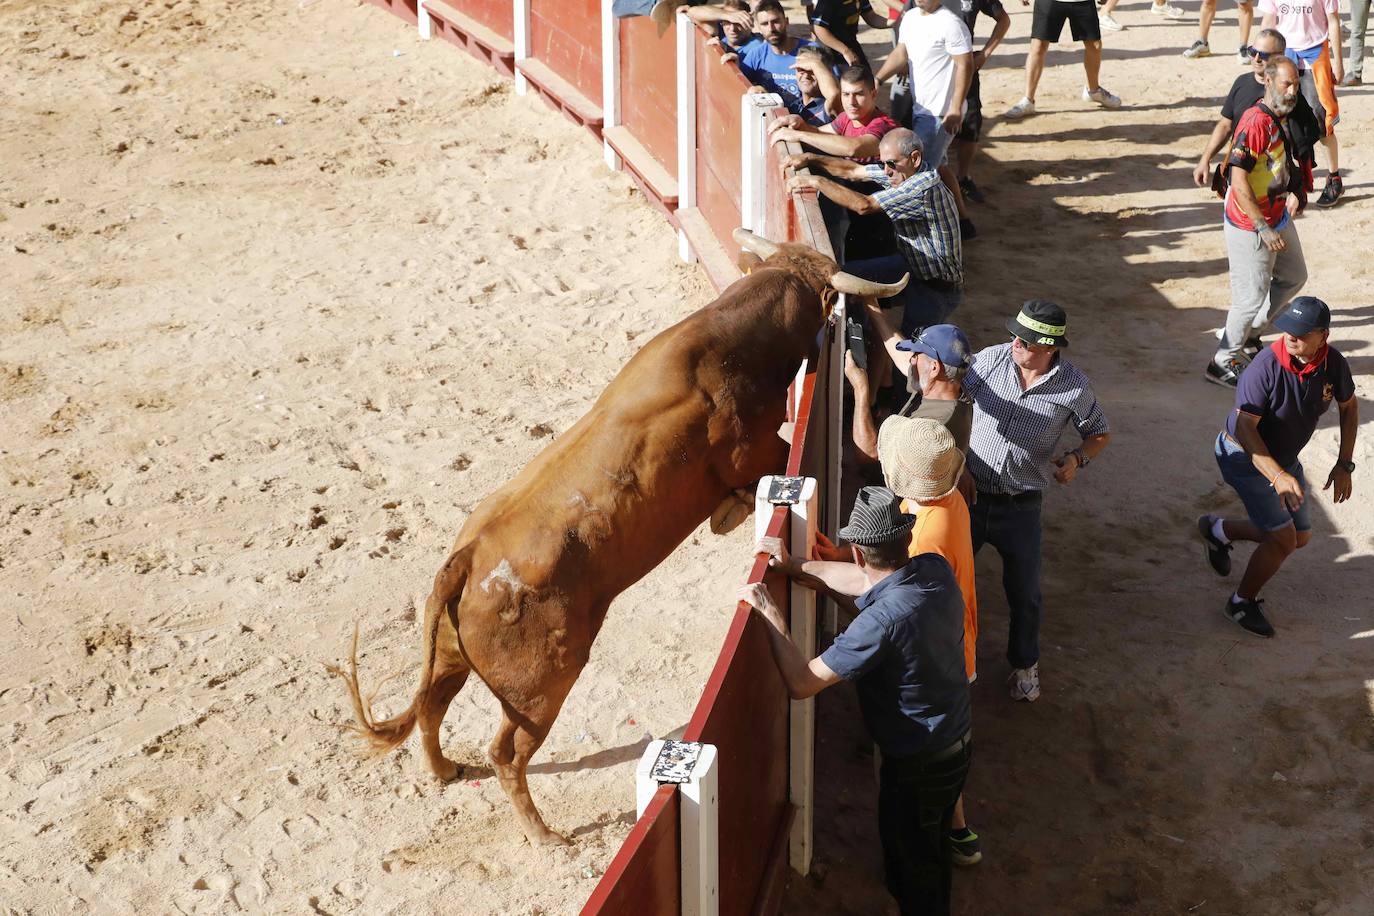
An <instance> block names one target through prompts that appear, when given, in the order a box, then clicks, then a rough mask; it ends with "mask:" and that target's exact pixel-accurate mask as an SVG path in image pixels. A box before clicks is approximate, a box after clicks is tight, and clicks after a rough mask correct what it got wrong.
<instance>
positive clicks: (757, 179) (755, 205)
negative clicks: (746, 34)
mask: <svg viewBox="0 0 1374 916" xmlns="http://www.w3.org/2000/svg"><path fill="white" fill-rule="evenodd" d="M781 104H782V96H780V95H777V94H776V93H772V92H764V93H758V92H746V93H745V94H744V95H742V96H740V132H739V133H740V169H739V174H740V225H742V226H743V227H744V228H745V229H748V230H749V231H750V232H753V233H755V234H757V235H761V236H763V237H764V238H767V237H768V228H769V227H768V226H767V225H765V223H766V222H767V217H766V214H767V211H768V198H767V196H766V191H765V189H766V187H767V175H766V174H765V173H766V172H767V165H768V113H769V112H770V111H772V110H773V109H774V108H777V107H778V106H780V105H781Z"/></svg>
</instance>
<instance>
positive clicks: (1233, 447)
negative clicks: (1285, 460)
mask: <svg viewBox="0 0 1374 916" xmlns="http://www.w3.org/2000/svg"><path fill="white" fill-rule="evenodd" d="M1212 453H1213V454H1214V455H1216V458H1217V467H1219V468H1221V479H1222V480H1224V481H1226V482H1227V483H1229V484H1230V485H1231V489H1233V490H1235V491H1236V494H1237V495H1238V496H1240V501H1241V502H1242V503H1244V504H1245V514H1246V515H1248V516H1250V521H1252V522H1254V523H1255V527H1256V528H1259V530H1261V531H1278V530H1279V529H1280V528H1285V527H1287V526H1288V525H1290V524H1291V525H1292V526H1293V527H1294V528H1295V529H1297V530H1298V531H1311V530H1312V520H1311V519H1310V518H1309V517H1308V514H1307V504H1308V503H1309V502H1311V500H1312V497H1311V492H1312V488H1311V487H1309V486H1308V485H1307V478H1306V477H1305V476H1303V473H1302V462H1301V461H1294V462H1293V463H1292V464H1290V465H1289V466H1288V467H1286V468H1284V470H1285V471H1287V472H1288V473H1290V474H1292V475H1293V476H1294V477H1296V478H1297V479H1298V483H1299V484H1300V485H1301V486H1302V494H1303V500H1302V505H1301V506H1298V511H1296V512H1290V511H1288V507H1287V506H1286V505H1284V502H1283V497H1282V496H1279V494H1278V493H1277V492H1276V491H1275V490H1274V485H1273V484H1271V483H1270V482H1269V480H1268V478H1266V477H1265V476H1264V475H1263V474H1261V473H1260V472H1259V471H1257V470H1256V469H1255V464H1254V462H1253V461H1251V460H1250V456H1249V455H1247V454H1246V453H1245V449H1243V448H1241V447H1240V446H1239V445H1238V444H1236V443H1235V442H1234V441H1232V440H1231V439H1230V438H1229V437H1228V436H1227V435H1226V434H1225V433H1218V434H1217V441H1216V446H1215V447H1214V448H1213V450H1212Z"/></svg>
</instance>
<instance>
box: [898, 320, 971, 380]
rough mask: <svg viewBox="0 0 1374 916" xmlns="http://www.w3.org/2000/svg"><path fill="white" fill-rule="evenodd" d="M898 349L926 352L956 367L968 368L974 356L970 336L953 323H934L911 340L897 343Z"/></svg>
mask: <svg viewBox="0 0 1374 916" xmlns="http://www.w3.org/2000/svg"><path fill="white" fill-rule="evenodd" d="M897 349H898V350H908V351H910V352H913V353H924V354H925V355H926V356H929V357H930V358H931V359H937V360H939V361H940V362H942V363H944V364H945V365H946V366H953V367H954V368H956V369H963V368H966V367H967V366H968V364H969V361H970V360H971V359H972V358H973V348H972V347H970V346H969V342H968V338H967V337H965V336H964V332H963V331H961V330H959V329H958V328H957V327H955V326H954V325H952V324H932V325H931V326H930V327H928V328H925V329H924V330H922V331H921V333H920V334H919V335H917V336H916V337H913V338H912V339H911V340H904V341H902V342H901V343H899V344H897Z"/></svg>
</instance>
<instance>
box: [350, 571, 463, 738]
mask: <svg viewBox="0 0 1374 916" xmlns="http://www.w3.org/2000/svg"><path fill="white" fill-rule="evenodd" d="M470 567H471V553H470V551H455V552H454V553H453V554H451V555H450V556H449V558H448V561H447V562H446V563H445V564H444V568H443V569H442V570H440V572H439V575H438V576H437V577H436V579H435V582H434V590H433V591H432V592H431V593H430V596H429V599H428V600H427V601H426V602H425V622H424V630H423V644H422V659H423V662H422V665H421V668H420V686H419V689H418V690H416V692H415V698H414V699H413V700H411V702H410V705H409V706H407V707H406V708H405V709H404V710H402V711H401V712H400V713H398V714H396V715H394V716H392V717H391V718H389V719H383V720H381V721H380V722H379V721H377V720H376V718H375V717H374V715H373V713H372V700H373V699H374V698H375V697H376V696H377V692H378V691H379V690H381V689H382V685H383V684H385V683H386V682H387V681H389V680H391V679H392V678H394V677H396V676H397V675H398V674H400V673H401V672H400V671H393V672H392V673H391V674H389V675H387V676H386V677H384V678H382V680H381V681H380V682H378V684H377V686H376V687H374V688H373V689H372V692H371V693H369V694H368V695H367V696H366V697H364V696H363V692H362V687H361V685H360V684H359V682H358V625H357V624H356V623H355V624H354V625H353V644H352V647H351V650H350V652H349V659H348V670H347V671H344V670H343V668H342V667H341V666H339V665H328V664H327V665H325V668H326V669H328V671H329V672H330V673H331V674H334V675H337V676H338V677H339V678H341V679H342V680H343V682H344V685H345V687H347V689H348V698H349V700H350V701H351V702H352V704H353V718H354V722H353V723H351V724H349V725H346V726H344V727H345V728H348V729H349V730H351V731H353V732H356V733H357V734H358V735H360V736H361V737H363V738H364V739H365V740H366V741H367V743H368V745H370V754H369V756H381V755H382V754H386V753H389V752H390V751H392V750H395V749H396V748H397V747H399V746H400V745H401V744H402V743H403V742H404V741H405V740H406V739H407V738H409V737H410V733H411V732H412V731H414V730H415V723H416V722H417V720H418V718H419V710H420V708H421V707H422V706H423V704H424V702H425V699H426V698H427V696H428V695H429V688H430V682H431V680H432V679H433V677H434V662H435V658H436V655H437V653H438V637H439V624H440V622H441V621H442V620H443V615H444V613H445V612H446V611H447V610H448V608H449V606H450V604H451V603H452V602H454V601H456V600H457V599H458V598H460V597H462V594H463V587H464V586H465V585H466V584H467V578H468V572H469V570H470Z"/></svg>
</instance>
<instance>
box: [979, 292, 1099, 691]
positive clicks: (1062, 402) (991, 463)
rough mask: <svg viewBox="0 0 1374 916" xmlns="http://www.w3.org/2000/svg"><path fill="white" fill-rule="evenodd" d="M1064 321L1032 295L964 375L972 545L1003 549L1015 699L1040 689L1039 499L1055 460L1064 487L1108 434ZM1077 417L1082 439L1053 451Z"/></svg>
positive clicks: (1055, 308) (1061, 312) (1056, 309)
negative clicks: (1071, 352) (969, 407)
mask: <svg viewBox="0 0 1374 916" xmlns="http://www.w3.org/2000/svg"><path fill="white" fill-rule="evenodd" d="M1067 325H1068V318H1067V316H1066V315H1065V314H1064V310H1063V309H1062V308H1060V307H1059V306H1058V305H1055V304H1054V303H1053V302H1049V301H1048V300H1045V299H1032V300H1030V301H1028V302H1026V303H1025V304H1024V305H1023V306H1021V313H1020V314H1019V315H1017V316H1016V317H1015V318H1013V319H1011V320H1010V321H1008V322H1007V330H1009V331H1011V333H1012V339H1011V342H1010V343H1004V344H999V345H997V346H994V347H988V348H987V349H986V350H982V351H981V352H979V353H978V354H977V356H975V357H974V360H973V368H971V369H970V370H969V373H968V376H967V377H966V378H965V379H964V392H965V394H966V395H967V396H968V397H970V398H972V400H973V433H972V436H971V437H970V439H969V452H968V467H969V471H970V472H971V473H972V474H973V480H974V483H975V484H976V485H977V488H978V499H977V501H976V502H975V503H974V504H973V507H972V534H973V550H974V552H975V553H977V552H978V549H979V548H980V547H982V546H983V544H985V543H987V544H991V545H992V546H993V547H994V548H996V550H997V552H998V553H999V554H1001V556H1002V585H1003V587H1004V588H1005V589H1006V592H1007V606H1008V610H1009V617H1010V624H1011V627H1010V630H1011V632H1010V635H1009V637H1008V640H1007V661H1008V662H1010V663H1011V667H1012V672H1011V677H1010V678H1009V679H1008V680H1009V681H1010V683H1011V696H1012V699H1015V700H1026V701H1030V700H1034V699H1035V698H1036V697H1038V696H1040V664H1039V662H1040V611H1041V597H1040V503H1041V491H1042V490H1043V489H1044V488H1045V487H1047V486H1049V476H1048V472H1049V469H1050V466H1051V465H1053V467H1054V470H1053V476H1054V479H1055V480H1056V481H1057V482H1058V483H1060V484H1061V485H1065V486H1067V485H1068V484H1070V483H1072V482H1073V479H1074V477H1076V476H1077V475H1078V472H1079V471H1080V470H1082V469H1083V468H1085V467H1087V466H1088V462H1089V461H1091V460H1092V459H1093V458H1096V457H1097V456H1098V454H1099V453H1101V451H1102V450H1103V449H1104V448H1106V447H1107V442H1108V440H1109V439H1111V433H1110V432H1108V429H1107V418H1106V417H1105V416H1103V414H1102V408H1100V407H1099V406H1098V404H1097V398H1096V396H1094V395H1093V390H1092V383H1091V382H1089V381H1088V377H1087V376H1086V375H1084V374H1083V372H1082V370H1080V369H1079V368H1078V367H1077V366H1075V365H1074V364H1073V363H1071V362H1069V361H1068V360H1067V359H1064V358H1063V355H1062V354H1061V353H1060V351H1061V350H1063V349H1064V348H1065V347H1067V346H1068V345H1069V341H1068V338H1067V337H1066V336H1065V335H1066V333H1067V331H1068V327H1067ZM1070 424H1072V425H1073V427H1074V429H1075V430H1076V431H1077V432H1078V435H1079V436H1080V437H1082V440H1083V444H1082V445H1081V446H1080V447H1078V448H1074V449H1069V450H1068V451H1066V452H1064V453H1063V454H1061V455H1059V457H1057V458H1056V457H1054V453H1055V451H1056V446H1057V445H1058V442H1059V437H1060V435H1062V434H1063V432H1064V430H1065V429H1066V428H1067V427H1068V426H1069V425H1070Z"/></svg>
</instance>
